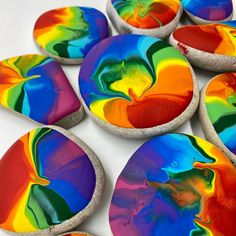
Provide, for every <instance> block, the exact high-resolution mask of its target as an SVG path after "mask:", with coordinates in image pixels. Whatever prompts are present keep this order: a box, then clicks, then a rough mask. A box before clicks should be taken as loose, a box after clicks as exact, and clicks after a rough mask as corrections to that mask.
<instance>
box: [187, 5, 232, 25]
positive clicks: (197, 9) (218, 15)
mask: <svg viewBox="0 0 236 236" xmlns="http://www.w3.org/2000/svg"><path fill="white" fill-rule="evenodd" d="M182 4H183V7H184V8H185V10H186V11H188V12H190V13H191V14H192V15H193V16H196V17H199V18H201V19H204V20H208V21H221V20H225V19H227V18H228V17H229V16H230V15H231V14H232V12H233V3H232V0H182Z"/></svg>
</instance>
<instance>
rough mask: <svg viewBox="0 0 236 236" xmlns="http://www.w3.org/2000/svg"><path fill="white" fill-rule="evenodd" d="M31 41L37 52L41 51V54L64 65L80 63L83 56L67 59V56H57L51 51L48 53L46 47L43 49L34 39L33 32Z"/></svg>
mask: <svg viewBox="0 0 236 236" xmlns="http://www.w3.org/2000/svg"><path fill="white" fill-rule="evenodd" d="M33 41H34V44H35V46H36V48H37V49H38V50H39V52H41V53H42V54H43V55H45V56H47V57H50V58H53V59H54V60H55V61H57V62H58V63H60V64H64V65H80V64H81V63H82V62H83V60H84V58H76V59H69V58H64V57H59V56H56V55H54V54H52V53H49V52H48V51H47V50H46V49H44V48H43V47H42V46H41V45H40V44H39V43H38V42H37V40H36V39H35V37H34V34H33Z"/></svg>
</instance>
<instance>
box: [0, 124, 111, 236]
mask: <svg viewBox="0 0 236 236" xmlns="http://www.w3.org/2000/svg"><path fill="white" fill-rule="evenodd" d="M40 128H51V129H53V130H56V131H58V132H60V133H61V134H63V135H65V136H66V137H67V138H68V139H70V140H72V141H73V142H75V143H76V144H77V145H79V146H80V147H81V148H82V149H83V151H84V152H85V153H86V154H87V155H88V158H89V160H90V161H91V162H92V165H93V168H94V170H95V175H96V187H95V190H94V194H93V197H92V199H91V201H90V202H89V204H88V205H87V206H86V207H85V208H84V209H83V210H82V211H80V212H79V213H78V214H76V215H75V216H74V217H72V218H71V219H69V220H66V221H64V222H63V223H61V224H59V225H54V226H51V227H49V228H48V229H45V230H39V231H35V232H19V233H16V232H11V231H7V230H4V229H3V228H0V230H2V231H3V232H6V233H8V234H9V235H13V236H49V235H55V236H56V235H58V234H62V233H63V232H66V231H69V230H71V229H73V228H75V227H77V226H78V225H80V224H81V223H83V222H84V221H85V220H86V219H87V218H88V217H89V216H90V215H92V214H93V212H94V211H95V210H96V208H97V207H98V206H99V204H100V203H101V200H102V196H103V192H104V189H105V184H106V176H105V171H104V168H103V166H102V163H101V161H100V160H99V158H98V157H97V155H96V154H95V153H94V152H93V151H92V149H91V148H90V147H89V146H87V144H85V143H84V142H83V141H82V140H81V139H80V138H78V137H77V136H75V135H74V134H72V133H71V132H69V131H67V130H65V129H63V128H61V127H57V126H54V125H45V126H42V127H40ZM89 236H90V235H89ZM91 236H94V235H91Z"/></svg>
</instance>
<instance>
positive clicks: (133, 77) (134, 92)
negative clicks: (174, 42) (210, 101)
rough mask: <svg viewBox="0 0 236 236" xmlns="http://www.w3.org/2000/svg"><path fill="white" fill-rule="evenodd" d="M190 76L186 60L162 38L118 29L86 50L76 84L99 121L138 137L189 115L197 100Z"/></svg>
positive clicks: (123, 134) (190, 72) (155, 131)
mask: <svg viewBox="0 0 236 236" xmlns="http://www.w3.org/2000/svg"><path fill="white" fill-rule="evenodd" d="M193 78H194V75H193V73H192V69H191V66H190V64H189V63H188V61H187V60H186V59H185V58H184V57H183V56H182V55H181V53H179V52H178V51H177V50H176V49H175V48H174V47H172V46H170V45H169V44H167V43H166V42H164V41H162V40H160V39H157V38H153V37H148V36H140V35H120V36H115V37H112V38H109V39H107V40H104V41H103V42H101V43H100V44H98V45H96V46H95V47H94V48H93V49H92V50H91V51H90V52H89V54H88V55H87V57H86V58H85V60H84V62H83V64H82V67H81V70H80V75H79V88H80V94H81V97H82V99H83V102H84V105H85V108H86V110H87V112H88V113H89V114H90V115H91V117H92V118H93V119H94V120H95V121H96V122H97V123H98V124H100V125H102V126H103V127H105V128H108V130H109V131H111V132H113V133H115V134H118V135H122V136H133V137H143V136H150V135H154V134H156V133H160V132H161V130H160V126H163V125H166V124H167V123H168V124H167V129H168V128H169V129H171V128H173V127H174V126H178V124H176V123H175V119H176V118H177V117H180V116H182V118H183V119H181V121H182V122H184V120H186V119H187V117H189V116H191V115H192V112H194V110H195V109H196V106H197V103H198V91H197V86H196V84H195V83H194V81H193ZM184 113H185V114H184ZM187 113H188V114H187ZM190 113H191V114H190ZM169 122H172V123H169ZM152 128H154V130H152ZM155 128H156V129H155ZM137 130H139V131H141V133H137V132H136V131H137ZM139 131H138V132H139Z"/></svg>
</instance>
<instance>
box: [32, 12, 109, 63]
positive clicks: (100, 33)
mask: <svg viewBox="0 0 236 236" xmlns="http://www.w3.org/2000/svg"><path fill="white" fill-rule="evenodd" d="M108 36H109V32H108V23H107V20H106V17H105V16H104V15H103V14H102V13H101V12H100V11H98V10H96V9H94V8H88V7H65V8H59V9H55V10H51V11H48V12H46V13H44V14H43V15H41V16H40V17H39V19H38V20H37V22H36V24H35V28H34V38H35V40H36V42H37V43H38V44H39V45H40V47H42V48H43V49H44V50H46V51H47V52H49V53H50V54H52V55H54V56H58V57H62V58H67V59H82V58H84V57H85V55H86V54H87V53H88V51H89V50H90V49H91V48H92V47H93V46H94V45H96V44H97V43H98V42H100V41H101V40H103V39H105V38H107V37H108Z"/></svg>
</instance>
